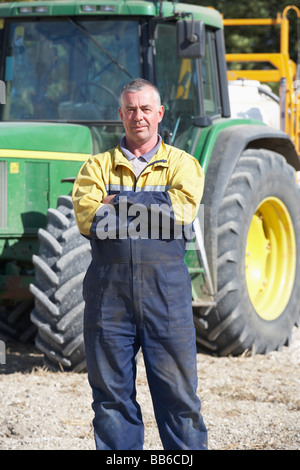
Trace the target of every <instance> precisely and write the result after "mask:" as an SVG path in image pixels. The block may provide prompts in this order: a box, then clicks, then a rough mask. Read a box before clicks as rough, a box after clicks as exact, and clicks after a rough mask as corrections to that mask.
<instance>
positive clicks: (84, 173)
mask: <svg viewBox="0 0 300 470" xmlns="http://www.w3.org/2000/svg"><path fill="white" fill-rule="evenodd" d="M106 194H107V192H106V189H105V183H104V181H103V174H102V168H101V166H100V164H99V161H98V160H97V158H95V157H91V158H90V159H89V160H87V162H85V163H84V165H83V166H82V167H81V169H80V171H79V173H78V176H77V178H76V180H75V183H74V186H73V193H72V198H73V206H74V211H75V217H76V221H77V225H78V228H79V231H80V233H82V234H83V235H87V236H89V235H90V228H91V224H92V222H93V219H94V216H95V213H96V212H97V210H98V209H99V207H100V206H101V205H102V203H101V201H102V200H103V198H104V197H105V196H106Z"/></svg>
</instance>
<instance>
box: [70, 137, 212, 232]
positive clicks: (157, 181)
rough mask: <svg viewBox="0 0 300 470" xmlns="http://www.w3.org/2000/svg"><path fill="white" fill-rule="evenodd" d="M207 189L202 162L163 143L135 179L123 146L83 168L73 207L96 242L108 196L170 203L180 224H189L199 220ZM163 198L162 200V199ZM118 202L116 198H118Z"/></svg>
mask: <svg viewBox="0 0 300 470" xmlns="http://www.w3.org/2000/svg"><path fill="white" fill-rule="evenodd" d="M203 187H204V172H203V170H202V168H201V166H200V164H199V162H198V161H197V160H196V159H195V158H194V157H192V156H191V155H189V154H187V153H186V152H184V151H182V150H179V149H177V148H175V147H172V146H170V145H167V144H165V143H164V142H162V144H161V146H160V148H159V150H158V152H157V153H156V154H155V155H154V157H153V158H152V159H151V161H150V162H149V164H148V165H147V166H146V168H145V169H144V170H143V171H142V173H141V174H140V176H139V177H138V178H136V176H135V174H134V171H133V169H132V166H131V164H130V162H129V161H128V160H127V158H126V157H125V156H124V155H123V153H122V152H121V150H120V146H119V145H118V146H117V147H115V148H113V149H111V150H108V151H107V152H104V153H101V154H98V155H95V156H92V157H90V158H89V160H87V161H86V162H85V163H84V164H83V166H82V167H81V169H80V171H79V174H78V176H77V178H76V180H75V183H74V187H73V205H74V210H75V216H76V221H77V225H78V228H79V231H80V232H81V233H82V234H83V235H85V236H88V237H92V238H97V236H96V235H95V231H93V230H92V226H93V223H94V224H95V218H96V214H97V211H98V210H99V209H101V206H104V204H102V200H103V198H104V197H105V196H107V195H109V194H119V195H122V194H125V195H126V196H128V197H129V196H130V203H133V204H134V203H140V204H146V205H148V204H160V203H161V204H162V203H165V202H166V203H169V204H170V205H171V206H172V208H173V211H174V213H175V218H176V223H177V224H184V225H185V224H190V223H191V222H192V221H193V220H194V218H195V217H196V214H197V211H198V207H199V204H200V201H201V197H202V193H203ZM162 195H163V196H164V197H161V196H162ZM115 199H116V198H115Z"/></svg>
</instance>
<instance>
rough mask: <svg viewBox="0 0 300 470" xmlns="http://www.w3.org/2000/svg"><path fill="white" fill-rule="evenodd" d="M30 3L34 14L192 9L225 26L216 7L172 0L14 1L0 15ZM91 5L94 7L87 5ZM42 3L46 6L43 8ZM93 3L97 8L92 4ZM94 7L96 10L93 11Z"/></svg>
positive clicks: (207, 21) (168, 12) (165, 12)
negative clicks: (158, 0)
mask: <svg viewBox="0 0 300 470" xmlns="http://www.w3.org/2000/svg"><path fill="white" fill-rule="evenodd" d="M25 6H26V7H29V8H30V7H31V8H32V9H33V10H34V13H35V15H36V16H37V17H38V16H43V17H44V16H68V15H82V16H84V15H90V16H93V15H105V16H109V15H132V16H155V15H159V14H160V12H162V14H163V16H173V15H174V11H175V12H178V13H180V12H190V13H192V14H193V15H194V18H195V19H202V20H203V21H204V22H205V24H207V25H211V26H215V27H216V28H223V22H222V17H221V15H220V13H219V12H218V11H216V10H213V9H208V8H204V7H200V6H198V5H188V4H185V3H175V4H174V3H173V2H170V1H163V2H161V3H160V2H155V1H153V2H151V1H143V0H123V1H119V0H108V1H95V0H92V1H89V0H67V1H64V2H61V1H55V0H54V1H41V2H38V5H37V3H36V2H22V3H18V2H12V3H4V4H2V5H0V17H2V18H7V17H14V18H16V17H19V18H21V17H26V16H29V13H28V12H27V13H22V12H21V11H22V10H20V9H21V8H22V7H25ZM87 6H88V7H92V8H89V9H87ZM41 7H45V8H47V9H46V11H42V9H41ZM93 7H94V8H93ZM93 10H94V11H93Z"/></svg>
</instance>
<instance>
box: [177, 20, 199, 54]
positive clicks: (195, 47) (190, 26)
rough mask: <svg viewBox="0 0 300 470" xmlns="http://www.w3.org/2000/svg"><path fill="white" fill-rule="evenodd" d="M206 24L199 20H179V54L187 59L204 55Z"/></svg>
mask: <svg viewBox="0 0 300 470" xmlns="http://www.w3.org/2000/svg"><path fill="white" fill-rule="evenodd" d="M204 52H205V25H204V23H203V21H199V20H191V21H190V20H180V21H178V22H177V54H178V57H181V58H185V59H193V58H194V59H196V58H200V57H203V56H204Z"/></svg>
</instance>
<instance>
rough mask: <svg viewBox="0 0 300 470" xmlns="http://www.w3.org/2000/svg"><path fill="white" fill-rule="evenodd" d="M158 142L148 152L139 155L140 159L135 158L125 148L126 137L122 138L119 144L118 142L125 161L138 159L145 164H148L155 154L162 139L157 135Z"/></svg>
mask: <svg viewBox="0 0 300 470" xmlns="http://www.w3.org/2000/svg"><path fill="white" fill-rule="evenodd" d="M157 137H158V140H157V144H156V145H155V147H153V149H151V150H149V152H147V153H145V154H144V155H141V156H140V157H136V156H135V155H134V154H133V153H131V152H130V150H128V148H127V147H126V137H125V136H124V137H122V139H121V142H120V148H121V151H122V153H123V155H124V156H125V157H126V158H127V160H129V161H131V160H133V159H134V158H140V159H141V160H144V161H145V162H147V163H149V162H150V160H151V158H152V157H153V156H154V155H155V154H156V153H157V151H158V149H159V147H160V146H161V142H162V138H161V136H160V135H159V134H157Z"/></svg>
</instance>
